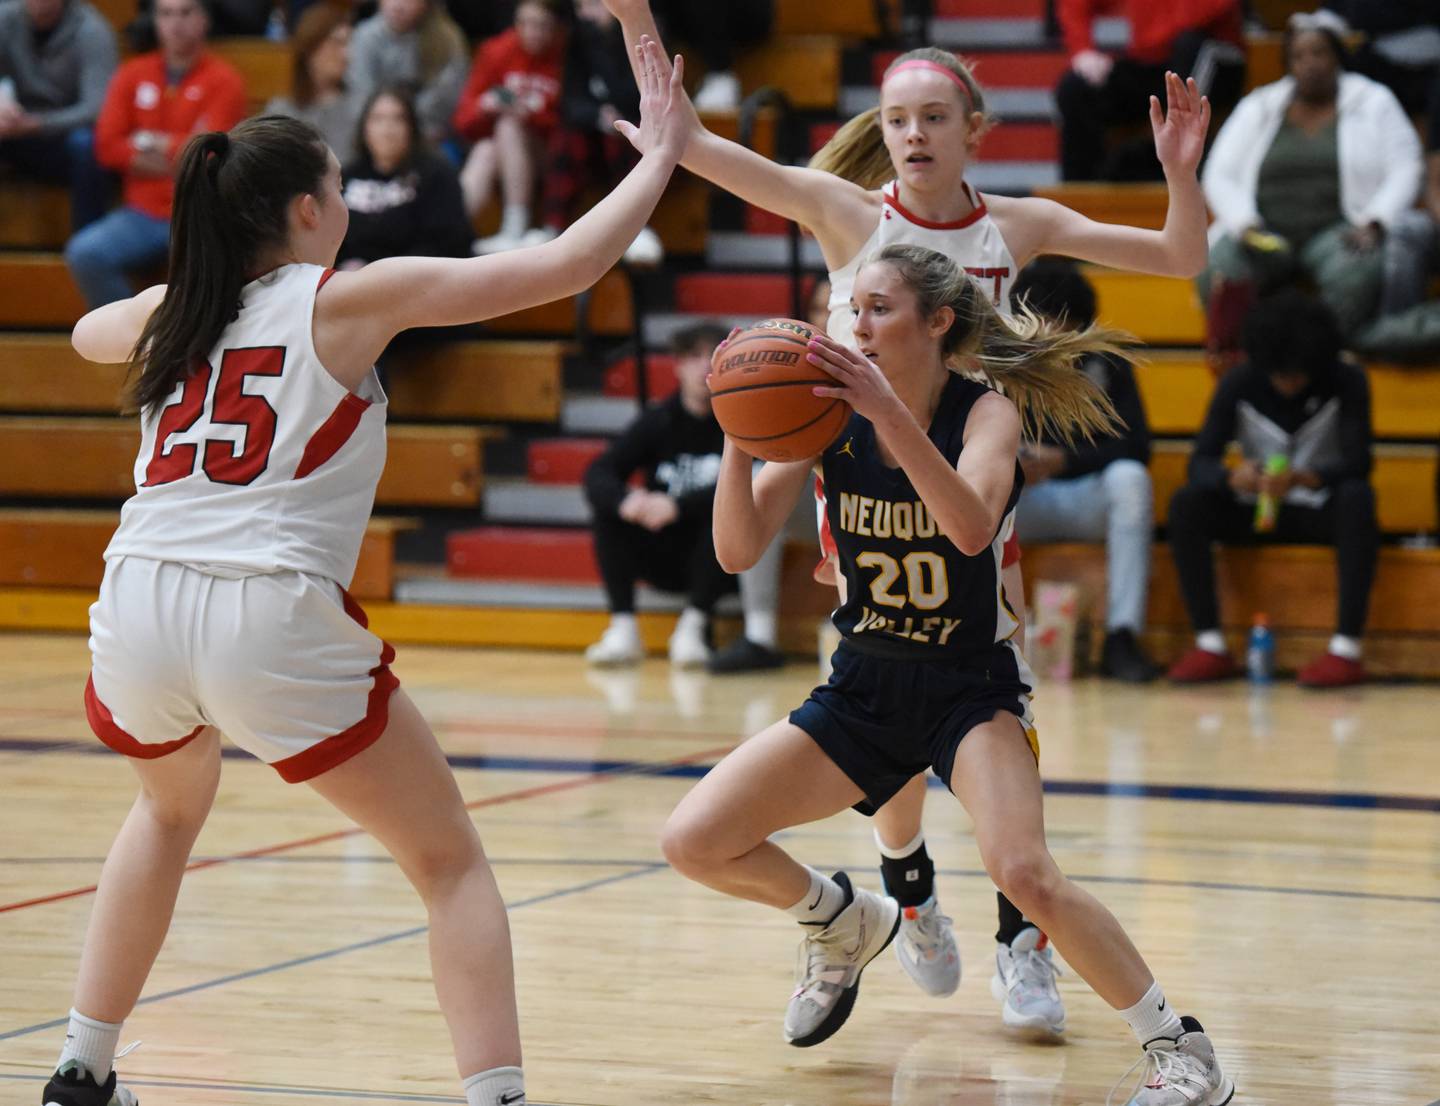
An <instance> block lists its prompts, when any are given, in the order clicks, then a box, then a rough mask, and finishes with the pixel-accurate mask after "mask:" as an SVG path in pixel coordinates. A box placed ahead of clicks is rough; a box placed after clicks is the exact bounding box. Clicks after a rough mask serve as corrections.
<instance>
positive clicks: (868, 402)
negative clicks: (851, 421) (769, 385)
mask: <svg viewBox="0 0 1440 1106" xmlns="http://www.w3.org/2000/svg"><path fill="white" fill-rule="evenodd" d="M805 360H807V361H809V362H810V364H812V365H816V366H818V367H819V368H821V369H824V370H825V372H827V373H829V374H830V375H831V376H833V377H834V378H835V382H836V383H837V384H838V385H840V386H839V387H835V388H827V387H818V388H814V389H812V391H814V393H815V394H816V395H817V396H832V397H834V398H835V399H843V400H844V401H845V402H846V403H848V404H849V405H850V406H851V407H852V408H854V410H855V412H856V413H857V414H860V415H863V416H864V417H865V418H867V419H869V420H870V421H871V422H872V423H874V424H875V425H876V426H877V427H878V426H882V425H884V424H885V423H886V422H887V421H888V420H890V419H891V418H893V417H894V416H896V415H900V414H903V413H904V411H905V405H904V404H903V403H901V402H900V397H899V396H897V395H896V394H895V389H894V388H892V387H890V381H889V380H887V379H886V377H885V374H884V373H883V372H881V371H880V367H879V366H878V365H876V364H875V362H873V361H871V360H870V359H869V358H868V357H866V356H865V355H864V354H862V353H860V352H859V351H858V350H853V349H851V348H850V347H849V346H842V345H841V344H840V343H839V342H837V341H835V340H834V339H833V338H830V337H827V336H826V335H824V334H819V333H817V334H815V335H814V336H813V337H812V338H811V339H810V347H809V353H807V354H806V355H805Z"/></svg>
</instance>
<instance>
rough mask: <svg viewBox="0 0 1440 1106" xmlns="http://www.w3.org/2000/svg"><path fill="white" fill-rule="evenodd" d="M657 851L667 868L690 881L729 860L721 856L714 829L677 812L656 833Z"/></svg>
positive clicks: (722, 851)
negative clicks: (662, 857)
mask: <svg viewBox="0 0 1440 1106" xmlns="http://www.w3.org/2000/svg"><path fill="white" fill-rule="evenodd" d="M660 851H661V852H662V853H663V854H664V855H665V859H666V860H667V861H668V862H669V864H670V867H672V868H674V869H675V870H676V871H677V872H679V873H680V874H681V875H682V876H689V877H691V878H695V877H697V876H698V875H699V874H700V873H702V872H706V871H709V870H710V869H712V868H714V867H716V866H717V865H719V864H723V863H724V862H725V861H726V860H727V859H729V857H727V856H725V855H724V849H723V847H721V844H720V840H719V835H718V834H717V833H716V832H715V827H714V826H707V824H706V823H705V822H703V821H702V820H700V819H696V818H692V817H688V816H686V815H685V814H683V813H681V812H679V811H676V812H675V813H674V814H671V815H670V817H669V818H668V819H666V821H665V828H664V829H662V830H661V831H660Z"/></svg>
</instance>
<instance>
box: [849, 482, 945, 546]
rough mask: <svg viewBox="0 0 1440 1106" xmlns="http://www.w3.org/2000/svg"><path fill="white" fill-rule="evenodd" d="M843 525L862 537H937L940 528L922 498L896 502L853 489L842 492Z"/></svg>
mask: <svg viewBox="0 0 1440 1106" xmlns="http://www.w3.org/2000/svg"><path fill="white" fill-rule="evenodd" d="M840 529H841V530H843V531H844V532H845V533H847V534H858V535H859V536H860V537H862V538H899V539H900V540H901V541H914V540H915V539H916V538H933V537H934V536H935V535H936V534H938V533H939V532H940V528H939V527H938V526H936V525H935V520H934V518H932V517H931V515H930V512H929V511H928V510H926V508H925V504H924V503H921V502H920V501H919V500H918V499H912V500H901V501H899V502H892V501H891V500H888V499H872V498H871V497H870V496H868V495H856V494H855V493H853V492H841V493H840Z"/></svg>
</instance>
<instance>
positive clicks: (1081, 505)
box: [1010, 258, 1159, 683]
mask: <svg viewBox="0 0 1440 1106" xmlns="http://www.w3.org/2000/svg"><path fill="white" fill-rule="evenodd" d="M1010 297H1011V301H1012V303H1013V304H1014V305H1015V307H1016V309H1017V310H1018V309H1019V308H1020V305H1021V304H1022V303H1023V304H1026V305H1028V306H1029V307H1030V309H1031V310H1032V311H1034V312H1035V313H1036V314H1038V315H1040V316H1042V317H1043V318H1046V319H1049V320H1051V321H1053V322H1056V323H1059V324H1060V325H1063V326H1067V327H1070V328H1072V329H1077V330H1078V329H1081V328H1084V327H1087V326H1089V325H1091V324H1092V323H1094V321H1095V314H1096V308H1095V289H1094V288H1092V287H1091V286H1090V282H1089V281H1087V280H1086V279H1085V277H1084V276H1083V275H1082V274H1081V272H1080V270H1079V268H1077V267H1076V265H1075V264H1074V262H1071V261H1067V260H1061V259H1059V258H1042V259H1041V260H1039V261H1034V262H1031V263H1030V264H1029V265H1027V266H1026V267H1025V268H1024V269H1022V270H1021V272H1020V275H1019V276H1018V277H1017V278H1016V280H1015V287H1014V288H1013V289H1012V291H1011V293H1010ZM1080 368H1081V370H1082V371H1083V372H1084V373H1085V374H1086V375H1087V376H1089V377H1090V379H1092V380H1093V381H1095V383H1096V384H1097V385H1099V386H1100V387H1101V388H1102V389H1103V390H1104V392H1105V394H1106V395H1108V396H1109V397H1110V401H1111V402H1112V403H1113V404H1114V405H1115V410H1116V412H1117V413H1118V414H1119V415H1120V420H1121V425H1120V427H1119V428H1118V429H1117V430H1116V431H1115V433H1113V434H1110V435H1107V436H1106V437H1103V438H1096V439H1095V440H1093V441H1078V442H1076V443H1074V444H1073V445H1066V444H1065V443H1064V442H1062V441H1060V440H1059V439H1058V438H1053V437H1048V436H1047V437H1046V438H1044V439H1042V440H1041V441H1039V442H1035V443H1027V444H1025V445H1022V447H1021V450H1020V467H1021V468H1023V469H1024V470H1025V490H1024V491H1023V492H1022V493H1021V495H1020V502H1019V504H1018V505H1017V506H1016V508H1015V532H1016V534H1017V535H1018V536H1019V538H1020V541H1021V542H1022V543H1023V544H1024V545H1027V546H1028V545H1032V544H1035V543H1040V542H1059V541H1086V542H1096V541H1103V542H1104V543H1105V562H1106V571H1105V588H1106V595H1107V603H1106V612H1105V644H1104V648H1103V650H1102V652H1101V656H1100V674H1101V675H1103V676H1110V677H1113V678H1115V679H1118V680H1125V681H1128V682H1131V683H1144V682H1146V681H1149V680H1153V679H1154V678H1155V677H1156V676H1157V675H1159V672H1158V671H1157V670H1156V668H1155V666H1154V665H1152V664H1151V663H1150V659H1149V658H1148V657H1147V656H1146V655H1145V652H1144V649H1143V648H1142V647H1141V644H1140V635H1141V633H1142V632H1143V631H1144V629H1145V603H1146V597H1147V595H1148V592H1149V583H1150V547H1151V545H1152V543H1153V540H1154V536H1155V535H1154V527H1155V520H1154V498H1155V491H1154V487H1153V485H1152V484H1151V482H1150V471H1149V469H1147V468H1146V465H1148V464H1149V462H1150V427H1149V424H1148V422H1147V421H1146V418H1145V406H1144V404H1143V403H1142V402H1141V399H1140V390H1139V388H1138V387H1137V386H1136V384H1135V371H1134V370H1133V369H1132V368H1131V366H1130V364H1129V363H1128V362H1126V361H1125V360H1123V359H1122V358H1119V357H1113V356H1098V355H1097V356H1092V357H1087V358H1086V359H1085V360H1084V361H1083V362H1082V363H1081V364H1080Z"/></svg>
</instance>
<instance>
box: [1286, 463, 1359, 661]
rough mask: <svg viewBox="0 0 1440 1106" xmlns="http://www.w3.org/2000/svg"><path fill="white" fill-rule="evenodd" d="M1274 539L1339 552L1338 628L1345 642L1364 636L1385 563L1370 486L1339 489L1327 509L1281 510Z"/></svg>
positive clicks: (1347, 483) (1353, 483) (1350, 482)
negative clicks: (1378, 568) (1379, 564)
mask: <svg viewBox="0 0 1440 1106" xmlns="http://www.w3.org/2000/svg"><path fill="white" fill-rule="evenodd" d="M1275 539H1276V540H1277V541H1294V542H1305V543H1308V544H1312V545H1333V546H1334V547H1335V570H1336V576H1337V578H1338V588H1337V591H1338V596H1337V599H1336V607H1337V610H1336V627H1335V628H1336V631H1337V632H1338V633H1341V634H1344V635H1345V636H1346V637H1356V638H1358V637H1360V636H1361V635H1362V634H1364V632H1365V622H1366V619H1367V618H1368V617H1369V613H1370V591H1371V588H1372V587H1373V586H1374V583H1375V566H1376V563H1377V562H1378V561H1379V558H1380V523H1379V520H1378V518H1377V517H1376V509H1375V489H1374V488H1372V487H1371V486H1370V482H1369V481H1368V480H1360V479H1356V480H1346V481H1343V482H1341V483H1340V484H1337V485H1336V486H1335V487H1334V488H1332V489H1331V492H1330V499H1329V501H1328V502H1327V503H1326V504H1325V505H1324V506H1323V507H1295V506H1290V505H1288V504H1287V505H1285V506H1282V507H1281V509H1280V514H1279V516H1278V517H1277V518H1276V522H1275Z"/></svg>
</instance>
